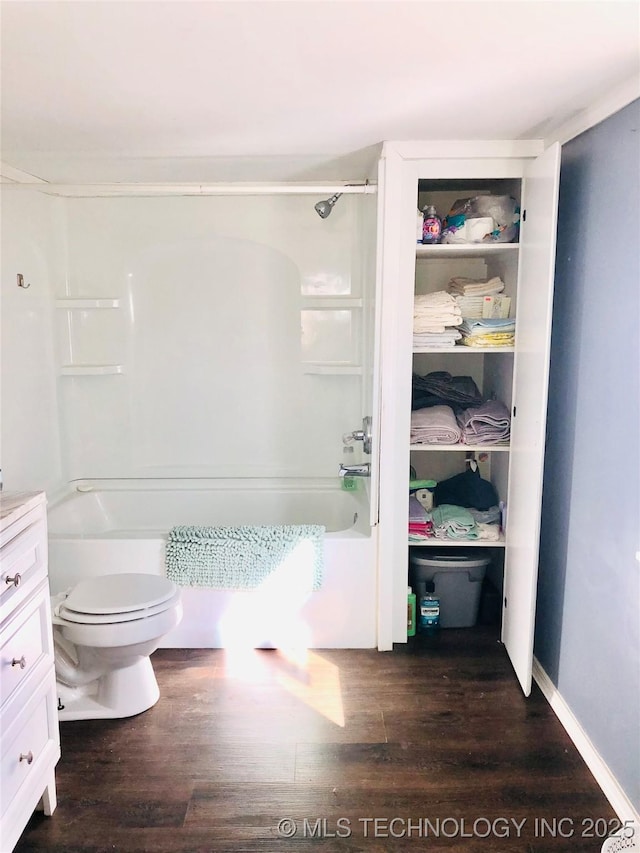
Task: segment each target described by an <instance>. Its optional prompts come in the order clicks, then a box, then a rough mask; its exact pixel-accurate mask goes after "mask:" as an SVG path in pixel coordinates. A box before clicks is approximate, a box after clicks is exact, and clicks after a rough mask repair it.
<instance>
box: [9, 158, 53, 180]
mask: <svg viewBox="0 0 640 853" xmlns="http://www.w3.org/2000/svg"><path fill="white" fill-rule="evenodd" d="M0 176H1V177H2V178H5V179H6V180H7V181H11V182H15V183H18V184H44V183H46V181H43V180H42V178H36V176H35V175H31V174H29V172H23V171H22V169H15V168H14V167H13V166H10V165H9V164H8V163H2V162H1V161H0Z"/></svg>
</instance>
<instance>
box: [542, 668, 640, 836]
mask: <svg viewBox="0 0 640 853" xmlns="http://www.w3.org/2000/svg"><path fill="white" fill-rule="evenodd" d="M533 677H534V679H535V682H536V684H537V685H538V687H539V688H540V690H541V691H542V693H543V695H544V697H545V699H546V700H547V702H548V703H549V705H551V708H552V710H553V712H554V713H555V715H556V717H557V718H558V719H559V720H560V722H561V723H562V726H563V727H564V729H565V731H566V732H567V734H568V735H569V737H570V738H571V740H572V741H573V743H574V746H575V747H576V749H577V750H578V752H579V753H580V755H581V756H582V758H583V759H584V762H585V764H586V765H587V767H588V768H589V770H590V771H591V773H592V774H593V777H594V779H595V780H596V782H597V783H598V785H599V786H600V788H601V789H602V793H603V794H604V795H605V797H606V798H607V799H608V800H609V802H610V803H611V806H612V808H613V810H614V811H615V813H616V814H617V815H618V817H619V818H620V820H621V821H622V822H623V823H624V821H633V822H634V823H637V824H640V814H639V813H638V812H637V811H636V809H635V807H634V805H633V803H632V802H631V800H630V799H629V798H628V797H627V795H626V794H625V792H624V791H623V790H622V788H621V787H620V784H619V782H618V780H617V779H616V777H615V776H614V775H613V773H612V772H611V770H610V769H609V768H608V767H607V764H606V762H605V761H604V759H603V758H602V756H601V755H600V753H599V752H598V750H597V749H596V748H595V746H594V745H593V744H592V743H591V741H590V740H589V737H588V735H587V734H586V732H585V731H584V729H583V728H582V726H581V725H580V723H579V722H578V720H577V719H576V717H575V716H574V714H573V711H572V710H571V708H570V707H569V706H568V705H567V703H566V702H565V700H564V699H563V698H562V696H561V694H560V693H559V692H558V689H557V688H556V686H555V684H554V683H553V682H552V681H551V679H550V678H549V676H548V675H547V673H546V672H545V671H544V669H543V668H542V666H541V664H540V662H539V661H538V660H537V659H536V658H535V657H534V659H533Z"/></svg>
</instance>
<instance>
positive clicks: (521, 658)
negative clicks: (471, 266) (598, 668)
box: [502, 143, 560, 696]
mask: <svg viewBox="0 0 640 853" xmlns="http://www.w3.org/2000/svg"><path fill="white" fill-rule="evenodd" d="M559 172H560V145H559V144H557V143H556V144H554V145H553V146H552V147H550V148H548V149H547V150H546V151H545V152H544V154H542V155H541V156H540V157H538V158H537V159H536V160H534V161H532V162H531V163H530V164H529V165H528V166H527V168H526V170H525V176H524V182H523V202H522V208H523V211H526V220H525V221H524V222H523V223H522V228H521V234H520V242H521V245H520V262H519V272H518V298H517V310H516V323H517V326H516V356H515V377H516V378H515V389H514V411H513V413H512V424H511V454H510V467H509V500H508V507H507V531H506V561H505V579H504V599H503V615H502V641H503V642H504V644H505V646H506V649H507V652H508V654H509V657H510V658H511V662H512V664H513V667H514V669H515V672H516V675H517V676H518V680H519V681H520V684H521V685H522V689H523V691H524V693H525V695H527V696H528V695H529V693H530V692H531V668H532V663H533V632H534V625H535V610H536V585H537V579H538V550H539V538H540V509H541V500H542V473H543V463H544V443H545V429H546V408H547V389H548V377H549V347H550V340H551V312H552V304H553V282H554V268H555V244H556V223H557V208H558V183H559Z"/></svg>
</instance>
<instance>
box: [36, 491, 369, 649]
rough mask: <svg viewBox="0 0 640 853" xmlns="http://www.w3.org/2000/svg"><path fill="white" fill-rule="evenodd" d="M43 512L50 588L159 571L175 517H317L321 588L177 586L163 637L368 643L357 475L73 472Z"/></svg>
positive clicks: (216, 643)
mask: <svg viewBox="0 0 640 853" xmlns="http://www.w3.org/2000/svg"><path fill="white" fill-rule="evenodd" d="M363 485H364V484H363ZM48 524H49V577H50V584H51V592H52V594H56V593H58V592H62V591H64V590H66V589H68V588H69V587H70V586H72V585H74V584H75V583H77V582H78V581H79V580H81V579H82V578H86V577H91V576H96V575H101V574H107V573H114V572H148V573H150V574H165V566H164V556H165V543H166V537H167V534H168V532H169V530H170V529H171V527H173V526H175V525H180V524H195V525H205V526H209V525H240V524H323V525H325V527H326V529H327V533H326V536H325V543H324V545H325V547H324V575H323V582H322V587H321V589H319V590H316V591H311V590H309V589H302V588H299V587H298V585H297V584H291V583H288V584H287V585H286V586H284V587H281V588H278V586H277V584H275V585H274V584H265V585H263V586H261V587H260V588H258V589H255V590H245V591H235V590H220V589H204V588H202V587H185V588H183V591H182V592H183V605H184V616H183V619H182V622H181V624H180V625H179V626H178V627H177V628H176V629H175V630H174V631H172V632H171V634H168V635H167V636H166V637H165V638H164V641H163V643H162V646H163V647H165V648H219V647H222V646H229V645H232V644H233V643H243V644H249V645H277V646H283V645H287V644H289V645H297V646H300V645H304V646H306V647H307V648H373V647H374V646H375V645H376V571H375V550H374V539H373V537H372V535H371V528H370V527H369V513H368V505H367V501H366V495H365V493H364V489H363V487H361V489H360V490H359V491H356V492H346V491H342V490H341V489H340V488H339V486H338V485H336V483H335V482H334V481H329V482H326V481H316V482H312V483H305V484H303V485H300V484H299V483H293V482H292V481H265V480H240V481H238V480H197V481H196V480H82V481H76V482H74V483H72V484H70V487H69V491H68V492H67V493H66V494H64V495H63V496H62V497H60V498H58V499H56V500H55V501H53V502H51V503H50V505H49V508H48ZM263 587H264V588H263Z"/></svg>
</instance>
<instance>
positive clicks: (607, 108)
mask: <svg viewBox="0 0 640 853" xmlns="http://www.w3.org/2000/svg"><path fill="white" fill-rule="evenodd" d="M637 98H640V77H638V76H637V75H634V76H633V77H630V78H629V79H628V80H625V81H624V83H620V84H619V85H618V86H616V87H615V88H614V89H610V90H609V92H607V94H606V95H604V96H603V97H601V98H598V99H597V100H596V101H594V103H593V104H590V105H589V106H588V107H585V108H584V109H583V110H580V111H579V112H578V113H576V115H574V116H573V117H572V118H570V119H569V120H568V121H565V122H563V123H562V124H560V125H557V126H556V127H555V128H553V129H552V130H551V131H550V132H549V135H548V136H547V137H546V138H545V140H544V144H545V147H547V146H549V145H551V143H553V142H559V143H560V144H561V145H564V144H565V142H569V141H570V140H571V139H575V137H576V136H579V135H580V134H581V133H584V132H585V130H589V129H590V128H592V127H594V126H595V125H596V124H600V122H601V121H604V120H605V119H606V118H609V116H612V115H613V114H614V113H617V112H618V111H619V110H621V109H623V108H624V107H626V106H628V105H629V104H630V103H632V102H633V101H635V100H636V99H637Z"/></svg>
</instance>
